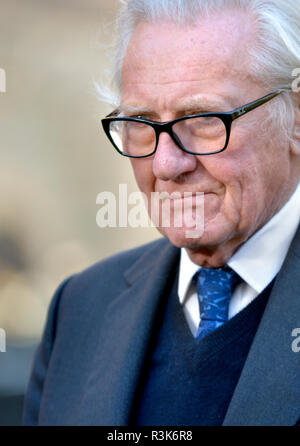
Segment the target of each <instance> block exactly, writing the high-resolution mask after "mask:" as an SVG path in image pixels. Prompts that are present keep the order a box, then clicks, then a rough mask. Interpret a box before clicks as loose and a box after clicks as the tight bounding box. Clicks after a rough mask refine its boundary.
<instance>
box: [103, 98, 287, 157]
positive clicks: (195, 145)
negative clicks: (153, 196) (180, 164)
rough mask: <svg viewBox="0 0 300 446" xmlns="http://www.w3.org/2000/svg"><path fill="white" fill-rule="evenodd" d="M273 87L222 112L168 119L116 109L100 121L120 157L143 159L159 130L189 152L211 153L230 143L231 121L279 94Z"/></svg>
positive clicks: (150, 152) (154, 145) (152, 150)
mask: <svg viewBox="0 0 300 446" xmlns="http://www.w3.org/2000/svg"><path fill="white" fill-rule="evenodd" d="M283 91H286V90H285V89H281V90H276V91H274V92H273V93H270V94H268V95H266V96H264V97H262V98H260V99H257V100H256V101H253V102H250V103H248V104H246V105H243V106H242V107H239V108H236V109H235V110H232V111H230V112H224V113H199V114H194V115H188V116H183V117H181V118H178V119H174V120H172V121H168V122H157V121H150V120H148V119H143V118H139V117H136V118H135V117H121V116H120V117H119V116H118V114H119V111H118V110H115V111H113V112H112V113H110V114H109V115H108V116H106V117H105V118H103V119H102V120H101V122H102V125H103V129H104V131H105V133H106V135H107V136H108V139H109V140H110V142H111V143H112V144H113V146H114V147H115V149H116V150H117V151H118V152H119V153H120V154H121V155H123V156H128V157H130V158H146V157H149V156H152V155H153V154H154V153H155V152H156V149H157V146H158V140H159V136H160V134H161V133H163V132H165V133H167V134H168V135H169V136H170V137H171V138H172V140H173V141H174V142H175V143H176V144H177V146H178V147H179V148H180V149H181V150H183V151H184V152H186V153H190V154H192V155H214V154H216V153H220V152H223V151H224V150H225V149H226V148H227V146H228V143H229V139H230V133H231V125H232V123H233V121H235V120H236V119H237V118H240V117H241V116H243V115H245V114H246V113H248V112H250V111H252V110H254V109H255V108H257V107H260V106H261V105H263V104H265V103H266V102H268V101H270V100H271V99H273V98H275V97H276V96H278V95H279V94H280V93H282V92H283Z"/></svg>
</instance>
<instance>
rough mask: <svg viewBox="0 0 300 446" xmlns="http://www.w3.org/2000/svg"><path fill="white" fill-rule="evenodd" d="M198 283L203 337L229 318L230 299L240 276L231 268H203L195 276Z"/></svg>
mask: <svg viewBox="0 0 300 446" xmlns="http://www.w3.org/2000/svg"><path fill="white" fill-rule="evenodd" d="M193 280H194V282H195V283H196V288H197V294H198V300H199V309H200V317H201V321H200V324H199V328H198V332H197V336H196V338H197V339H201V338H203V337H204V336H206V335H207V334H209V333H210V332H212V331H213V330H215V329H216V328H218V327H220V326H221V325H223V324H224V322H226V321H227V320H228V308H229V301H230V298H231V295H232V292H233V289H234V287H235V285H236V284H237V282H238V280H239V276H238V275H237V274H236V273H235V272H234V271H232V270H231V269H230V268H228V267H225V268H218V269H214V268H201V269H199V270H198V271H197V273H196V274H195V276H194V277H193Z"/></svg>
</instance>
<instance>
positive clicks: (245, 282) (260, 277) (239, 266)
mask: <svg viewBox="0 0 300 446" xmlns="http://www.w3.org/2000/svg"><path fill="white" fill-rule="evenodd" d="M299 220H300V183H299V185H298V187H297V189H296V190H295V192H294V193H293V195H292V196H291V197H290V199H289V201H288V202H287V203H286V204H285V205H284V206H283V207H282V208H281V210H280V211H279V212H278V213H277V214H275V215H274V216H273V217H272V218H271V220H269V221H268V222H267V223H266V224H265V226H263V227H262V228H261V229H260V230H259V231H258V232H256V233H255V234H254V235H253V236H252V237H250V239H249V240H247V241H246V242H245V243H244V244H243V245H242V246H241V247H240V248H239V249H238V251H237V252H236V253H235V254H234V255H233V256H232V257H231V259H230V260H229V262H228V263H227V265H228V266H230V268H232V269H233V270H234V271H235V272H236V273H237V274H238V275H239V276H240V277H241V279H242V282H241V284H239V285H238V286H237V287H236V289H235V291H234V293H233V295H232V297H231V300H230V303H229V314H228V317H229V319H230V318H232V317H233V316H235V315H236V314H237V313H238V312H239V311H241V310H242V309H243V308H245V307H246V306H247V305H248V304H249V303H250V302H252V301H253V299H255V297H257V296H258V294H260V293H261V292H262V291H263V290H264V289H265V288H266V287H267V286H268V285H269V284H270V283H271V282H272V280H273V279H274V277H275V276H276V275H277V273H278V272H279V270H280V268H281V266H282V264H283V262H284V259H285V257H286V255H287V252H288V249H289V247H290V244H291V242H292V239H293V238H294V235H295V233H296V231H297V228H298V225H299ZM198 269H199V266H198V265H196V264H195V263H193V262H192V261H191V260H190V258H189V256H188V254H187V252H186V250H185V249H184V248H182V249H181V256H180V266H179V283H178V295H179V301H180V303H181V305H182V306H183V310H184V314H185V317H186V319H187V323H188V325H189V327H190V329H191V332H192V334H193V336H196V333H197V329H198V326H199V323H200V313H199V304H198V297H197V292H196V287H195V285H194V284H193V283H192V277H193V276H194V274H195V273H196V271H198Z"/></svg>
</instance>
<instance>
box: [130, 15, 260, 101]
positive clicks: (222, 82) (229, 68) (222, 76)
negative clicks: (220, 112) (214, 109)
mask: <svg viewBox="0 0 300 446" xmlns="http://www.w3.org/2000/svg"><path fill="white" fill-rule="evenodd" d="M253 40H254V36H253V23H252V20H251V19H250V18H249V17H248V16H247V15H245V14H242V13H240V12H238V13H237V12H235V13H232V14H231V15H230V14H228V13H226V14H225V13H224V14H221V15H218V16H215V17H212V18H210V19H208V18H207V19H203V20H198V21H197V22H196V23H195V24H194V25H192V26H191V25H190V26H178V25H176V24H173V23H157V24H151V23H145V22H142V23H140V24H139V25H138V26H137V28H136V30H135V33H134V35H133V37H132V39H131V41H130V44H129V47H128V50H127V53H126V56H125V60H124V65H123V91H122V104H124V103H125V104H126V105H127V104H129V105H140V103H143V104H141V105H144V104H146V103H147V104H149V102H152V103H153V102H154V101H155V107H156V108H157V106H158V104H160V105H159V107H160V108H170V107H171V106H172V107H174V105H176V102H177V99H178V98H179V99H178V100H179V101H180V102H181V101H182V99H183V98H184V97H185V96H187V95H189V96H190V95H192V96H193V95H196V94H198V93H200V94H203V93H206V92H208V93H210V94H216V95H217V96H220V95H221V96H222V97H224V95H225V94H226V91H225V90H226V89H227V90H228V91H227V95H229V96H230V95H231V94H233V95H234V92H233V91H229V89H231V90H232V88H233V87H232V85H234V86H236V89H237V90H239V89H240V88H241V85H240V84H241V83H243V82H244V84H245V83H246V81H247V80H248V77H249V63H250V62H249V60H250V57H249V55H248V49H249V48H251V45H253ZM217 99H218V98H217ZM237 105H238V101H237ZM228 106H229V105H228ZM221 108H222V107H221ZM225 108H226V107H225Z"/></svg>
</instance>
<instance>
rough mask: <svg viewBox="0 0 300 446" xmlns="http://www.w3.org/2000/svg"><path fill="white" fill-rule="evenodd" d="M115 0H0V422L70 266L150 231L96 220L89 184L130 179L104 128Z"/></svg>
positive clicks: (106, 186) (9, 411) (12, 407)
mask: <svg viewBox="0 0 300 446" xmlns="http://www.w3.org/2000/svg"><path fill="white" fill-rule="evenodd" d="M118 5H119V2H118V0H26V1H25V0H9V1H8V0H0V8H1V14H0V37H1V38H0V68H2V69H3V70H5V74H6V92H0V117H1V119H0V147H1V149H0V203H1V206H0V328H3V329H4V330H5V331H6V334H7V348H6V352H5V353H4V352H0V425H7V424H19V423H20V414H21V411H22V401H23V395H24V391H25V388H26V385H27V381H28V376H29V373H30V367H31V364H32V358H33V354H34V351H35V349H36V345H37V343H38V341H39V339H40V336H41V333H42V330H43V327H44V323H45V317H46V313H47V308H48V305H49V301H50V299H51V297H52V295H53V292H54V290H55V288H56V287H57V286H58V284H59V282H60V281H61V280H63V279H64V278H65V277H66V276H67V275H69V274H71V273H74V272H76V271H79V270H81V269H82V268H85V267H86V266H88V265H90V264H91V263H93V262H96V261H97V260H100V259H102V258H104V257H106V256H108V255H110V254H113V253H115V252H117V251H120V250H122V249H126V248H130V247H133V246H136V245H139V244H141V243H144V242H147V241H149V240H152V239H154V238H156V237H157V236H158V234H157V233H156V231H155V230H154V229H133V228H122V229H120V228H104V229H100V228H99V227H98V226H97V225H96V213H97V205H96V196H97V195H98V193H99V192H102V191H112V192H114V193H116V194H117V192H118V185H119V184H124V183H126V184H128V189H129V191H134V190H137V187H136V185H135V181H134V178H133V175H132V172H131V168H130V164H129V162H128V160H127V159H125V158H124V159H123V158H121V157H120V156H118V154H117V153H115V152H114V151H113V148H112V147H110V145H109V143H108V142H107V141H106V139H105V137H104V135H103V134H102V129H101V127H100V118H101V117H102V116H104V115H105V114H107V113H109V112H110V108H109V106H107V105H104V104H101V103H100V102H99V101H98V100H97V96H96V93H95V90H94V87H93V82H94V81H95V80H96V81H97V80H99V79H103V78H104V77H105V70H106V67H107V63H108V61H109V48H110V45H111V40H112V35H111V32H112V23H113V20H114V16H115V12H116V10H117V7H118Z"/></svg>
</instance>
